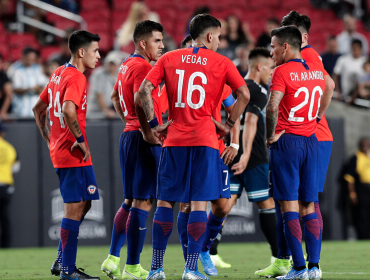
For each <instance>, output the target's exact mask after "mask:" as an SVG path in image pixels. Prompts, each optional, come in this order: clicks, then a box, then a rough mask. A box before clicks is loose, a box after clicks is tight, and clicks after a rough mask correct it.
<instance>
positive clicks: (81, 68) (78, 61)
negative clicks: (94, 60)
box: [69, 56, 86, 73]
mask: <svg viewBox="0 0 370 280" xmlns="http://www.w3.org/2000/svg"><path fill="white" fill-rule="evenodd" d="M69 64H71V65H72V66H74V67H76V68H77V70H78V71H80V72H81V73H83V72H85V70H86V67H85V65H84V64H83V62H82V60H81V59H76V58H74V57H73V56H72V58H71V60H70V61H69Z"/></svg>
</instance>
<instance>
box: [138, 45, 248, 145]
mask: <svg viewBox="0 0 370 280" xmlns="http://www.w3.org/2000/svg"><path fill="white" fill-rule="evenodd" d="M145 79H147V80H148V81H150V82H151V83H152V84H153V85H154V87H157V86H158V85H159V84H160V83H161V82H162V81H163V80H164V81H165V84H166V88H167V95H168V104H169V119H172V121H173V122H172V124H171V125H170V126H169V127H168V129H167V137H166V139H165V140H164V143H163V147H168V146H207V147H211V148H213V149H217V150H218V148H219V145H218V139H217V133H216V127H215V124H214V123H213V121H212V119H211V116H213V111H214V110H215V109H216V107H217V106H218V104H219V102H220V99H221V95H222V90H223V86H224V84H225V83H226V84H228V85H229V86H230V87H231V88H232V89H233V90H234V91H236V90H237V89H238V88H239V87H241V86H243V85H245V81H244V79H243V78H242V77H241V76H240V74H239V72H238V70H237V69H236V67H235V65H234V64H233V63H232V62H231V60H230V59H228V58H227V57H225V56H222V55H220V54H218V53H216V52H214V51H211V50H208V49H207V48H196V47H194V48H193V47H191V48H186V49H179V50H175V51H171V52H168V53H166V54H164V55H163V56H162V57H161V58H160V59H159V60H158V61H157V63H156V64H155V65H154V67H153V69H152V70H151V71H150V72H149V74H148V75H147V76H146V78H145Z"/></svg>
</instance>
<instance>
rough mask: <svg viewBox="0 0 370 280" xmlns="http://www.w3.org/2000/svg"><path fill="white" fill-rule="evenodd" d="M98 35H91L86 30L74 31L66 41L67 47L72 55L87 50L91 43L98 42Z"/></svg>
mask: <svg viewBox="0 0 370 280" xmlns="http://www.w3.org/2000/svg"><path fill="white" fill-rule="evenodd" d="M99 41H100V37H99V35H98V34H92V33H90V32H88V31H86V30H77V31H74V32H73V33H72V34H71V36H70V37H69V39H68V47H69V49H70V50H71V53H72V54H75V53H76V52H77V51H78V49H80V48H84V49H87V48H88V46H89V45H90V44H91V43H92V42H99Z"/></svg>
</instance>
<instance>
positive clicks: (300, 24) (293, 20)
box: [281, 11, 311, 34]
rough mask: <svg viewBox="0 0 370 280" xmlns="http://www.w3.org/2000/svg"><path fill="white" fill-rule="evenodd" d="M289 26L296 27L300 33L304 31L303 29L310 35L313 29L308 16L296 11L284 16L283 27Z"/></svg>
mask: <svg viewBox="0 0 370 280" xmlns="http://www.w3.org/2000/svg"><path fill="white" fill-rule="evenodd" d="M289 25H294V26H295V27H297V28H298V29H299V30H300V31H302V29H303V31H305V32H306V33H307V34H308V32H309V31H310V27H311V20H310V18H309V17H308V16H306V15H300V14H299V13H298V12H296V11H290V13H289V14H287V15H286V16H284V17H283V20H282V21H281V26H289Z"/></svg>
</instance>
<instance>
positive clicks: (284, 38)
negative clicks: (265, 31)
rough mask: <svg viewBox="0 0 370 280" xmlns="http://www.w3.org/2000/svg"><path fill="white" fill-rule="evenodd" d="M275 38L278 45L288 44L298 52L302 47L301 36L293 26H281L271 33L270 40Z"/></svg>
mask: <svg viewBox="0 0 370 280" xmlns="http://www.w3.org/2000/svg"><path fill="white" fill-rule="evenodd" d="M273 36H276V38H277V41H278V43H279V44H280V45H283V44H284V43H288V44H289V45H290V46H291V47H292V48H293V49H295V50H300V49H301V45H302V34H301V32H300V31H299V30H298V28H297V27H295V26H283V27H279V28H275V29H273V30H272V31H271V38H272V37H273Z"/></svg>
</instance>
